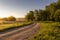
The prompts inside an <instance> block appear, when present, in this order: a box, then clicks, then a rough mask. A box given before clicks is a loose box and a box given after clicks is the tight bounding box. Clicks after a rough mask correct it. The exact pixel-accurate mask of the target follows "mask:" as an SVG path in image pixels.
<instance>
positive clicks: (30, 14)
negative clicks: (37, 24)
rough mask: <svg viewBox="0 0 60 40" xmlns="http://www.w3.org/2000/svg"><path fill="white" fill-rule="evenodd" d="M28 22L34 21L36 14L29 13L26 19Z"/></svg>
mask: <svg viewBox="0 0 60 40" xmlns="http://www.w3.org/2000/svg"><path fill="white" fill-rule="evenodd" d="M25 18H26V19H27V21H34V19H35V17H34V12H33V11H30V12H29V13H27V15H26V17H25Z"/></svg>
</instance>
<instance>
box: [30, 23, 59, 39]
mask: <svg viewBox="0 0 60 40" xmlns="http://www.w3.org/2000/svg"><path fill="white" fill-rule="evenodd" d="M40 25H41V26H40V31H39V32H38V33H37V34H36V35H35V36H33V37H32V38H31V39H30V40H60V22H40Z"/></svg>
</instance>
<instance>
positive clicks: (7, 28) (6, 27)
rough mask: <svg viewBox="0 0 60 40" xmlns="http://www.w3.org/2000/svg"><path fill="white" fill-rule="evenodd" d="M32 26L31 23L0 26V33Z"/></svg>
mask: <svg viewBox="0 0 60 40" xmlns="http://www.w3.org/2000/svg"><path fill="white" fill-rule="evenodd" d="M29 24H32V22H23V23H13V24H0V31H5V30H9V29H12V28H18V27H24V26H25V25H29Z"/></svg>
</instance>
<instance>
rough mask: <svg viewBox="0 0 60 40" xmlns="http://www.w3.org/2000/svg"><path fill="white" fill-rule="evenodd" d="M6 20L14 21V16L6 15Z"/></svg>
mask: <svg viewBox="0 0 60 40" xmlns="http://www.w3.org/2000/svg"><path fill="white" fill-rule="evenodd" d="M8 21H16V18H15V17H13V16H10V17H8Z"/></svg>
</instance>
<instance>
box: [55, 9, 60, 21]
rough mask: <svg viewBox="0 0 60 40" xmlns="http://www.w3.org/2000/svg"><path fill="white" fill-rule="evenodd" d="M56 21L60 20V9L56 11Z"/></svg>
mask: <svg viewBox="0 0 60 40" xmlns="http://www.w3.org/2000/svg"><path fill="white" fill-rule="evenodd" d="M54 17H55V21H60V9H58V10H57V11H56V12H55V15H54Z"/></svg>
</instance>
